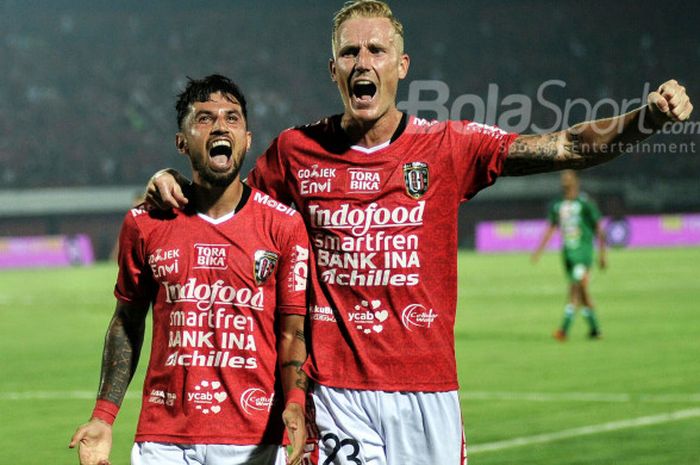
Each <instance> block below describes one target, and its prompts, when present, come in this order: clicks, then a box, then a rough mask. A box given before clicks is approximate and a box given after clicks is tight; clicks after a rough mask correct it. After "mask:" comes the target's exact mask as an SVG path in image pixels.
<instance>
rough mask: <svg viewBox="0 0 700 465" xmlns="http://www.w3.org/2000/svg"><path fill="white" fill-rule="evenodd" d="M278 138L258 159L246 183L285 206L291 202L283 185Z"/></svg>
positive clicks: (283, 176) (282, 162) (282, 161)
mask: <svg viewBox="0 0 700 465" xmlns="http://www.w3.org/2000/svg"><path fill="white" fill-rule="evenodd" d="M280 138H281V135H280V136H279V137H277V138H276V139H275V140H274V141H272V144H271V145H270V147H268V149H267V150H266V151H265V153H264V154H262V155H261V156H260V157H258V159H257V161H256V162H255V166H254V167H253V169H252V170H251V171H250V173H248V177H247V178H246V183H247V184H248V185H249V186H251V187H254V188H256V189H258V190H261V191H263V192H264V193H266V194H268V195H269V196H270V197H273V198H274V199H276V200H278V201H280V202H282V203H284V204H285V205H291V204H292V202H293V200H292V198H291V195H290V194H289V191H288V189H287V187H286V185H285V174H286V169H285V163H284V160H282V157H281V152H280V143H281V142H280Z"/></svg>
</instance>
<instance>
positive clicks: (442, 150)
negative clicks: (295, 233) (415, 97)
mask: <svg viewBox="0 0 700 465" xmlns="http://www.w3.org/2000/svg"><path fill="white" fill-rule="evenodd" d="M515 137H517V135H516V134H507V133H505V132H503V131H502V130H500V129H498V128H495V127H491V126H486V125H482V124H478V123H472V122H468V121H461V122H456V121H452V122H443V123H440V122H436V121H427V120H424V119H420V118H415V117H411V118H409V119H408V122H407V123H406V125H405V129H404V130H403V132H402V133H401V134H400V135H399V136H398V137H396V138H395V140H393V141H392V142H391V143H390V144H389V143H387V144H384V145H383V146H379V147H375V148H374V149H370V150H368V149H363V148H362V147H355V146H350V144H349V143H348V142H347V136H346V135H345V133H344V132H343V130H342V128H341V127H340V116H334V117H331V118H327V119H324V120H322V121H319V122H318V123H315V124H312V125H309V126H305V127H301V128H295V129H290V130H287V131H284V132H282V133H281V134H280V136H279V137H278V138H277V139H276V140H275V141H274V142H273V143H272V145H271V147H270V148H269V149H268V150H267V152H266V153H265V154H264V155H263V156H262V157H260V158H259V159H258V161H257V164H256V166H255V168H254V169H253V171H252V172H251V173H250V175H249V177H248V182H249V183H250V184H251V185H253V186H255V187H257V188H258V189H261V190H263V191H265V192H267V193H269V194H270V195H271V196H273V197H275V198H276V199H278V200H280V201H281V202H285V203H288V204H294V205H295V206H296V207H297V209H298V210H299V211H300V212H301V214H302V216H303V218H304V222H305V223H306V227H307V229H308V231H309V239H310V243H311V246H312V250H313V255H314V257H313V263H312V265H313V266H312V268H315V269H314V270H312V279H311V285H310V287H311V289H312V296H311V299H312V300H311V302H310V306H309V318H310V320H311V330H310V334H309V337H310V341H311V354H310V359H309V361H308V362H307V368H308V371H309V375H310V376H311V377H312V378H314V379H316V380H317V381H318V382H320V383H321V384H323V385H326V386H331V387H339V388H350V389H370V390H383V391H448V390H454V389H457V387H458V384H457V371H456V363H455V353H454V321H455V310H456V299H457V213H458V207H459V204H460V202H461V201H464V200H468V199H470V198H471V197H473V196H474V195H475V194H476V193H477V192H478V191H480V190H481V189H483V188H485V187H487V186H489V185H491V184H492V183H493V182H495V180H496V177H497V176H498V175H499V174H500V173H501V170H502V167H503V160H504V159H505V155H506V153H507V151H508V147H509V146H510V144H511V143H512V141H513V140H514V139H515Z"/></svg>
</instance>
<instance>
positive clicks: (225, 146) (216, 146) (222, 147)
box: [209, 139, 233, 158]
mask: <svg viewBox="0 0 700 465" xmlns="http://www.w3.org/2000/svg"><path fill="white" fill-rule="evenodd" d="M232 153H233V148H232V147H231V142H229V141H227V140H223V139H222V140H216V141H214V142H213V143H212V144H211V147H209V156H210V157H212V158H214V157H217V156H220V155H223V156H225V157H226V158H229V157H230V156H231V154H232Z"/></svg>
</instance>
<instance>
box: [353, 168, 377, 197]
mask: <svg viewBox="0 0 700 465" xmlns="http://www.w3.org/2000/svg"><path fill="white" fill-rule="evenodd" d="M379 173H380V171H379V170H370V169H363V168H348V187H347V189H348V192H350V193H352V194H373V193H375V192H379V187H380V186H381V183H382V180H381V177H380V175H379Z"/></svg>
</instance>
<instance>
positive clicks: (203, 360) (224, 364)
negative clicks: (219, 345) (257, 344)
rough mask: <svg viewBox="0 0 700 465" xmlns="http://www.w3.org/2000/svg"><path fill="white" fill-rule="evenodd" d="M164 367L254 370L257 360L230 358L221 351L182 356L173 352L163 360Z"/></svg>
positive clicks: (238, 357)
mask: <svg viewBox="0 0 700 465" xmlns="http://www.w3.org/2000/svg"><path fill="white" fill-rule="evenodd" d="M165 366H166V367H174V366H181V367H216V368H245V369H246V370H254V369H256V368H257V367H258V359H257V358H255V357H242V356H240V355H233V356H232V355H231V354H230V353H229V352H227V351H221V350H210V351H209V352H203V351H200V350H194V351H192V352H189V353H183V354H181V353H180V352H179V351H175V352H173V353H171V354H169V355H168V357H167V358H166V360H165Z"/></svg>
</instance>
